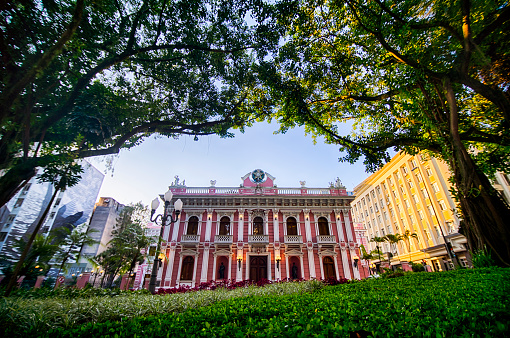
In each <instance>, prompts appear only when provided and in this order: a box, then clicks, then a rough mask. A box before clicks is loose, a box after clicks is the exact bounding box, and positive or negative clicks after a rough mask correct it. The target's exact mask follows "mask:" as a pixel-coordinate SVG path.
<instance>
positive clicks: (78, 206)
mask: <svg viewBox="0 0 510 338" xmlns="http://www.w3.org/2000/svg"><path fill="white" fill-rule="evenodd" d="M82 166H83V169H84V172H83V173H82V179H81V180H80V182H79V183H78V184H77V185H75V186H73V187H71V188H68V189H67V190H65V191H63V192H59V193H58V195H57V196H56V198H55V201H54V204H53V206H52V207H51V209H50V212H49V214H48V216H47V218H46V220H45V223H44V224H43V227H42V229H41V232H42V233H48V232H49V231H51V230H54V229H56V228H58V227H62V226H66V227H70V226H72V227H75V226H77V225H80V224H83V223H86V222H87V221H88V220H89V218H90V215H91V214H92V210H93V207H94V203H95V201H96V199H97V195H98V193H99V189H100V188H101V184H102V182H103V178H104V175H103V174H102V173H101V172H100V171H98V170H97V169H96V168H94V167H93V166H92V165H91V164H89V163H88V162H85V161H84V162H83V163H82ZM53 192H54V189H53V187H52V186H51V185H50V184H49V183H38V182H37V177H34V178H32V179H31V180H30V181H29V182H28V183H27V184H26V185H25V187H24V188H23V189H21V190H20V191H19V192H18V193H17V195H16V196H15V197H14V198H13V199H12V200H11V201H9V202H8V203H7V204H6V205H5V206H4V207H2V208H3V212H2V214H3V215H4V217H3V218H2V222H0V229H1V231H0V251H1V253H2V254H5V255H7V256H8V257H12V258H13V259H16V257H17V254H16V253H14V252H13V251H12V250H11V247H12V243H13V240H15V239H19V238H21V237H23V236H27V234H30V233H32V232H33V231H34V229H35V227H36V225H37V222H38V221H39V219H40V217H41V215H42V213H43V211H44V209H45V208H46V206H47V204H48V202H49V201H50V199H51V196H52V194H53Z"/></svg>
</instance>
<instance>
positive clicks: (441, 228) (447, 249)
mask: <svg viewBox="0 0 510 338" xmlns="http://www.w3.org/2000/svg"><path fill="white" fill-rule="evenodd" d="M416 169H418V171H419V172H420V174H421V170H420V168H419V167H414V168H413V169H411V170H412V171H414V170H416ZM423 186H424V187H425V191H427V195H429V198H430V205H431V206H432V210H433V211H434V217H435V218H436V222H437V226H438V227H439V230H441V237H443V242H444V247H445V249H446V253H447V254H448V257H449V258H450V260H451V261H452V263H453V264H454V265H455V260H454V255H455V253H453V254H452V252H453V248H451V244H450V243H449V242H447V241H446V237H445V235H444V232H443V227H442V226H441V223H440V222H439V218H438V217H437V212H436V208H435V207H434V202H433V201H432V198H431V197H430V193H429V189H428V188H427V184H426V183H425V180H424V181H423ZM450 248H451V250H450ZM455 258H457V256H455Z"/></svg>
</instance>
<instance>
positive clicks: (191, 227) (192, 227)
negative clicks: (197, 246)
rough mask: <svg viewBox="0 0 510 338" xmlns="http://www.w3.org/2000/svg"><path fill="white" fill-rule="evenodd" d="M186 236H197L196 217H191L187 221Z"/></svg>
mask: <svg viewBox="0 0 510 338" xmlns="http://www.w3.org/2000/svg"><path fill="white" fill-rule="evenodd" d="M186 235H198V217H197V216H191V217H190V218H189V220H188V230H187V232H186Z"/></svg>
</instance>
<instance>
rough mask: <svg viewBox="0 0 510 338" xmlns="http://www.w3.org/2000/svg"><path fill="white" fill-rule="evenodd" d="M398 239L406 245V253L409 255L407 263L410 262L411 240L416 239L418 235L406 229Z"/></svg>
mask: <svg viewBox="0 0 510 338" xmlns="http://www.w3.org/2000/svg"><path fill="white" fill-rule="evenodd" d="M400 237H401V238H402V240H403V241H404V242H405V243H406V245H407V252H408V253H409V262H411V238H416V239H418V235H417V234H416V233H415V232H413V233H411V231H409V229H406V231H404V233H403V234H402V235H400Z"/></svg>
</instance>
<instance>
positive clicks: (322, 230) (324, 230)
mask: <svg viewBox="0 0 510 338" xmlns="http://www.w3.org/2000/svg"><path fill="white" fill-rule="evenodd" d="M317 223H318V224H319V235H320V236H323V235H324V236H328V235H329V225H328V220H327V219H326V218H325V217H319V219H318V221H317Z"/></svg>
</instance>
